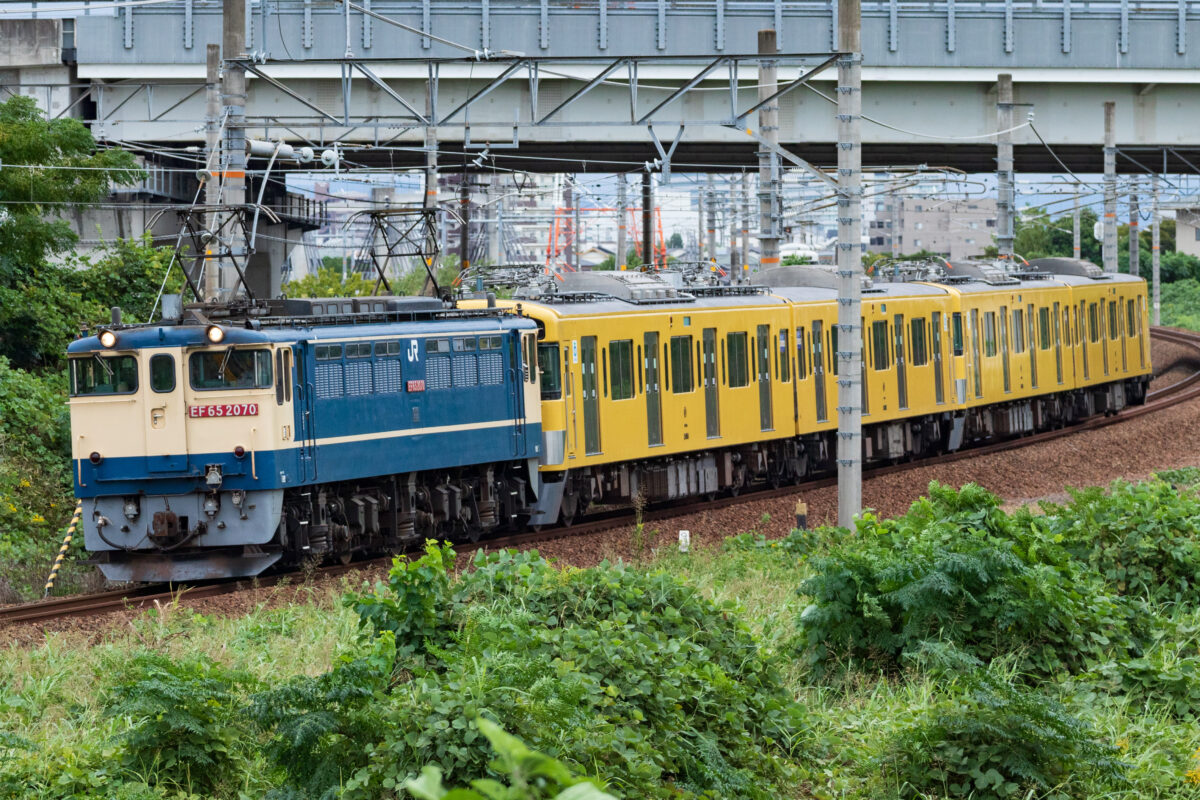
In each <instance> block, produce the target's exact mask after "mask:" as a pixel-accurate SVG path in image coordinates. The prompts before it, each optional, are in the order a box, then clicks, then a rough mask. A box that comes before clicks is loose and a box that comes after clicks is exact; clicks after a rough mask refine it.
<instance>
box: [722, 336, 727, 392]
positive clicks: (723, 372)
mask: <svg viewBox="0 0 1200 800" xmlns="http://www.w3.org/2000/svg"><path fill="white" fill-rule="evenodd" d="M721 385H722V386H728V385H729V375H728V373H727V372H726V370H725V340H724V339H722V340H721Z"/></svg>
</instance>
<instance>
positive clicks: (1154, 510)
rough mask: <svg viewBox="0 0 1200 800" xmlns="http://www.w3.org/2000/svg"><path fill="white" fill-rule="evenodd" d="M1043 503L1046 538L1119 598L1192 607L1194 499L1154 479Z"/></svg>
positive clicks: (1196, 578)
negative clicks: (1097, 576) (1060, 502)
mask: <svg viewBox="0 0 1200 800" xmlns="http://www.w3.org/2000/svg"><path fill="white" fill-rule="evenodd" d="M1068 491H1069V492H1070V495H1071V502H1070V503H1068V504H1066V505H1054V504H1051V503H1043V504H1042V508H1043V511H1044V512H1045V516H1044V517H1042V518H1040V519H1039V522H1044V524H1045V528H1046V532H1047V534H1048V535H1049V536H1051V537H1053V538H1054V539H1055V540H1056V541H1060V542H1062V543H1063V545H1064V547H1066V549H1067V551H1068V552H1069V553H1071V555H1072V556H1073V557H1074V558H1077V559H1079V560H1080V561H1082V562H1084V563H1086V564H1087V565H1088V566H1089V567H1090V568H1091V569H1092V570H1094V571H1095V572H1097V573H1099V574H1100V575H1101V576H1102V577H1103V578H1104V580H1105V581H1106V582H1107V583H1108V584H1109V586H1110V587H1111V588H1112V589H1113V590H1114V591H1116V592H1118V593H1120V594H1123V595H1131V596H1133V597H1136V598H1141V599H1144V600H1147V601H1153V602H1172V603H1177V604H1179V605H1180V606H1181V607H1183V608H1191V607H1195V605H1196V603H1197V598H1196V594H1197V587H1198V586H1200V498H1198V497H1197V496H1196V494H1195V493H1194V492H1191V491H1182V492H1181V491H1178V490H1177V489H1175V488H1174V487H1173V486H1171V485H1170V484H1169V483H1166V482H1164V481H1160V480H1155V481H1148V482H1145V483H1139V484H1130V483H1127V482H1124V481H1116V482H1114V483H1113V484H1112V485H1111V486H1110V487H1109V489H1108V491H1107V492H1106V491H1105V490H1104V489H1102V488H1099V487H1092V488H1089V489H1070V490H1068Z"/></svg>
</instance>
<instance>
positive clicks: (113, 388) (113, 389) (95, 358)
mask: <svg viewBox="0 0 1200 800" xmlns="http://www.w3.org/2000/svg"><path fill="white" fill-rule="evenodd" d="M137 373H138V370H137V359H136V358H134V357H133V356H102V355H100V354H98V353H93V354H92V355H90V356H86V357H82V358H72V359H71V396H72V397H86V396H89V395H91V396H94V395H103V394H133V393H134V392H136V391H137V388H138V374H137Z"/></svg>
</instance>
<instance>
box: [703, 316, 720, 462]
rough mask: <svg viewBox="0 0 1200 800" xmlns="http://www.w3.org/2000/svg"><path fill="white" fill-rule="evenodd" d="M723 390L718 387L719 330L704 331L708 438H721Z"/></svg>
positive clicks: (705, 406) (706, 329)
mask: <svg viewBox="0 0 1200 800" xmlns="http://www.w3.org/2000/svg"><path fill="white" fill-rule="evenodd" d="M720 392H721V390H720V387H719V386H718V385H717V329H716V328H705V329H704V416H705V424H706V426H707V429H708V438H709V439H717V438H719V437H720V436H721V407H720V402H721V394H720Z"/></svg>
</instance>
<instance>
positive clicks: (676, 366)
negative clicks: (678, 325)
mask: <svg viewBox="0 0 1200 800" xmlns="http://www.w3.org/2000/svg"><path fill="white" fill-rule="evenodd" d="M691 355H692V337H691V336H672V337H671V359H670V362H669V363H670V369H669V370H667V374H668V375H669V376H670V378H671V385H670V386H669V387H668V388H669V389H670V390H671V392H672V393H674V394H686V393H688V392H690V391H692V389H694V388H695V381H694V379H693V376H692V359H691Z"/></svg>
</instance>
